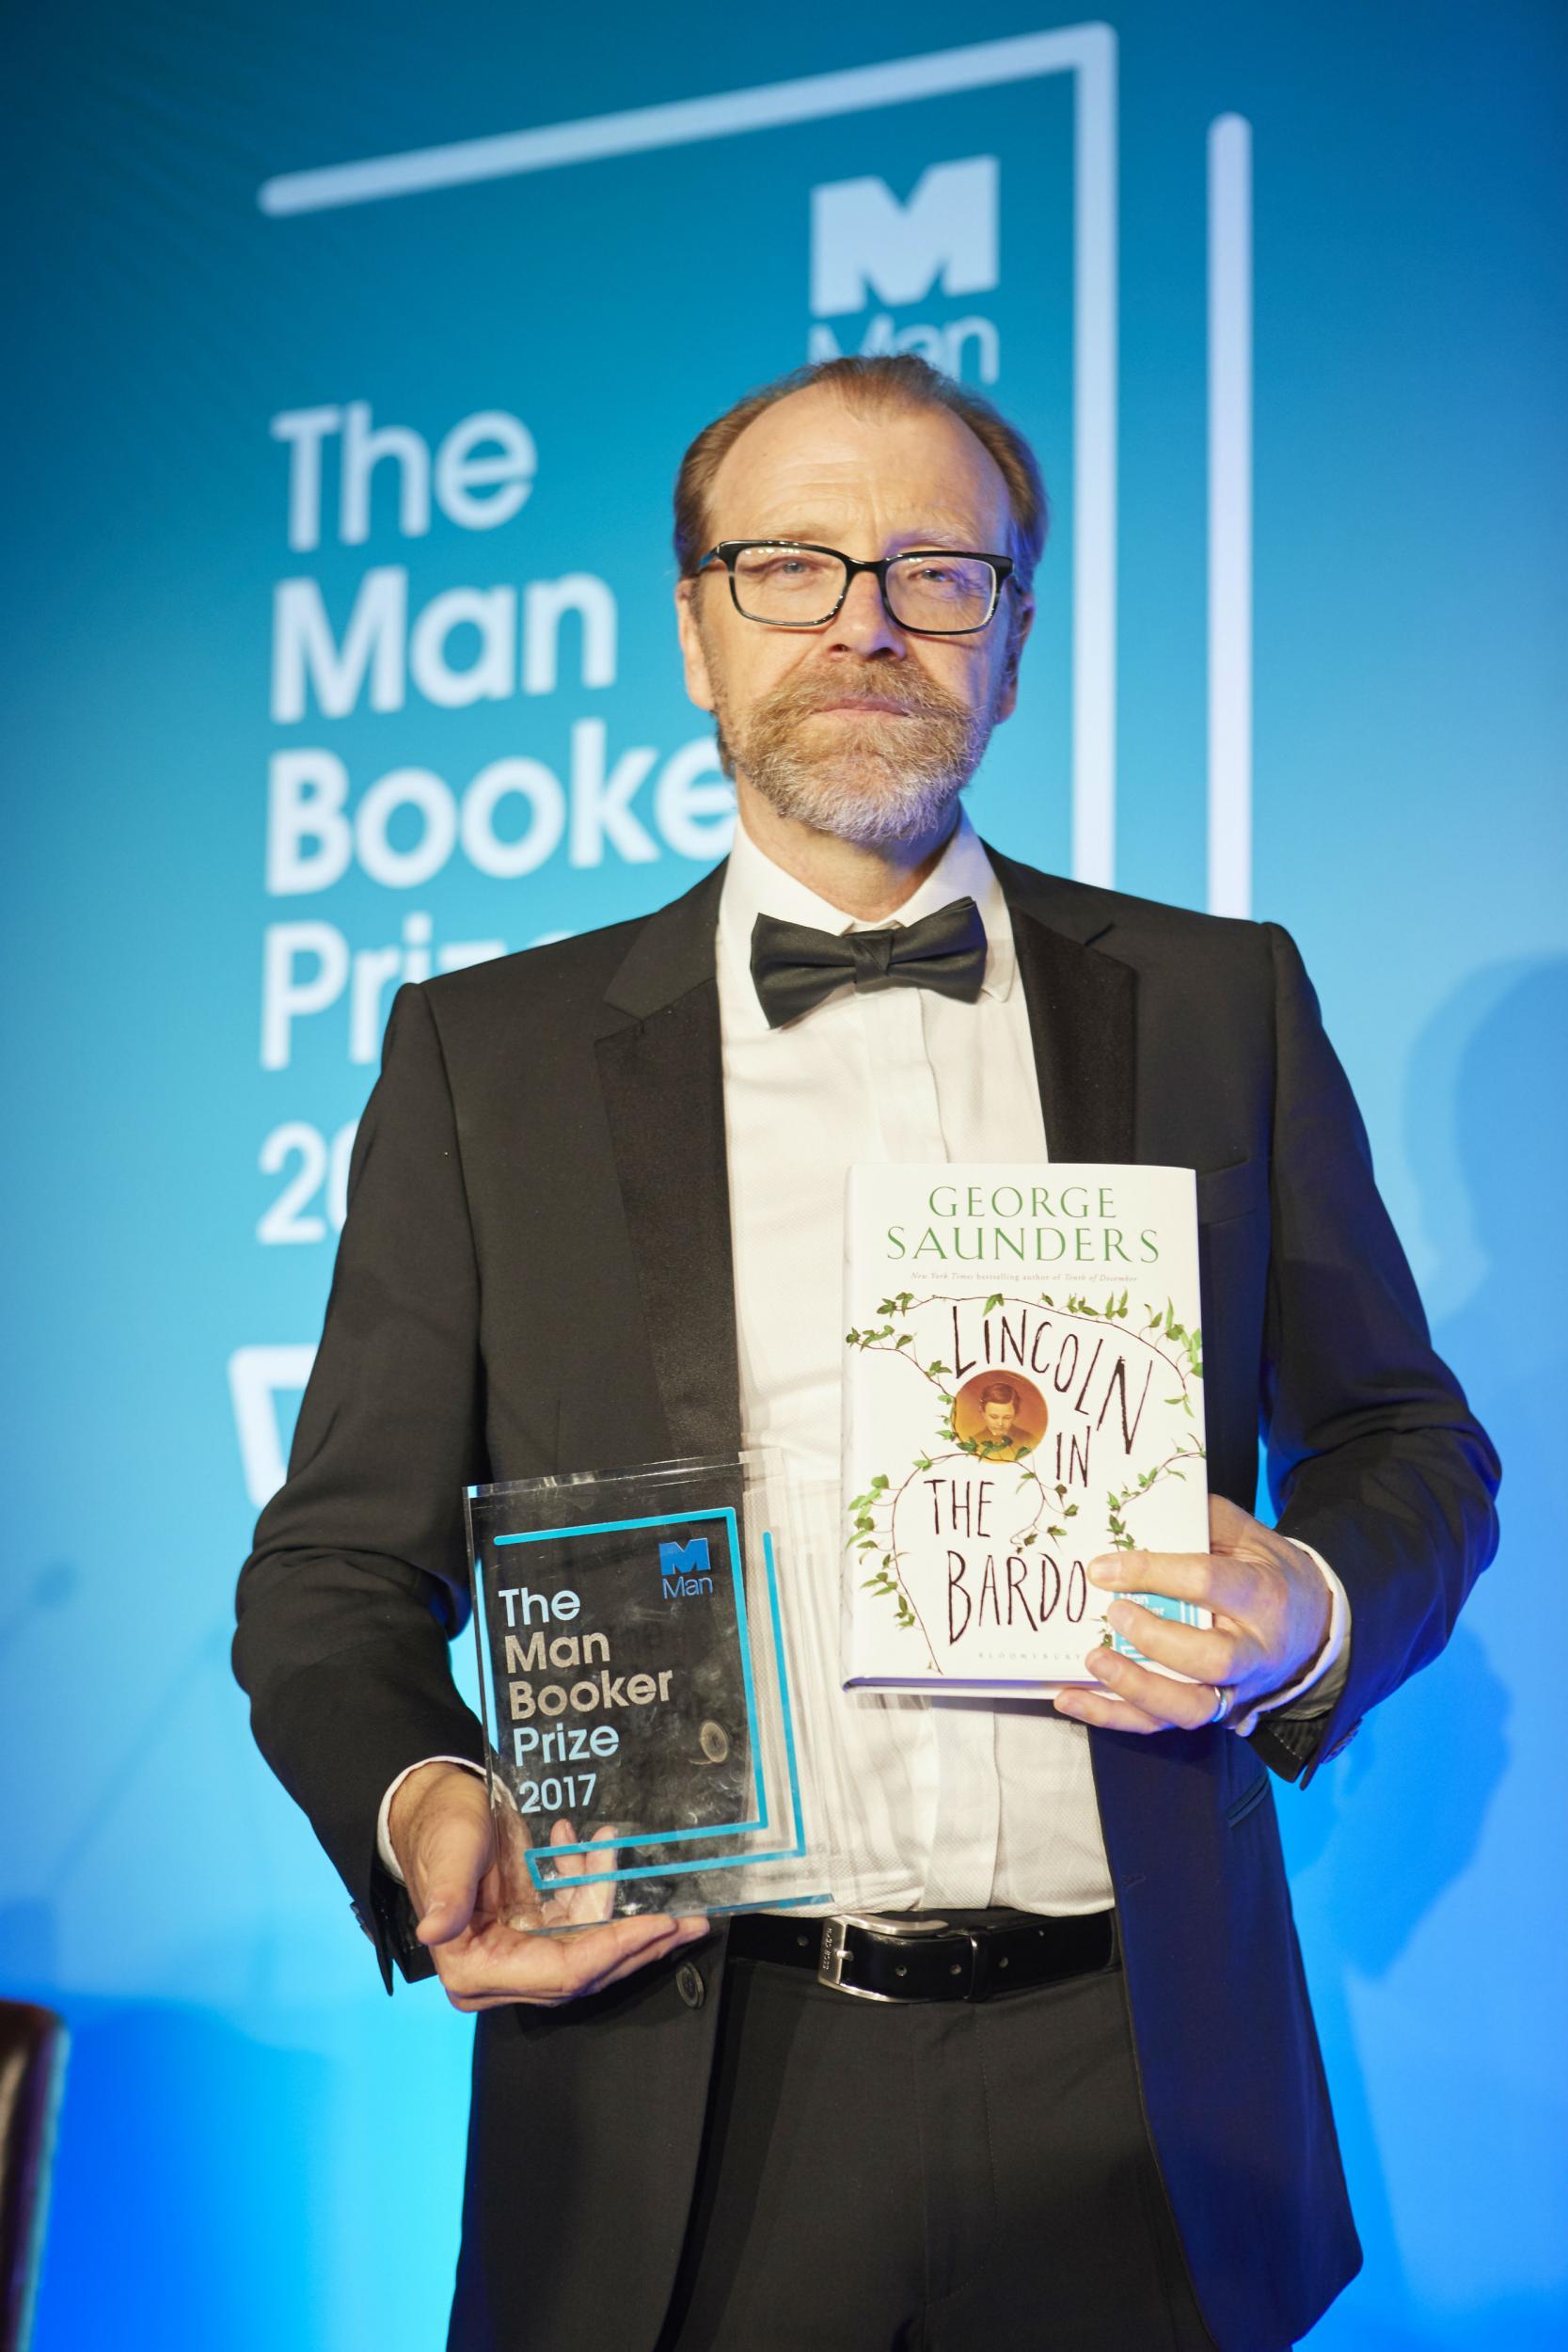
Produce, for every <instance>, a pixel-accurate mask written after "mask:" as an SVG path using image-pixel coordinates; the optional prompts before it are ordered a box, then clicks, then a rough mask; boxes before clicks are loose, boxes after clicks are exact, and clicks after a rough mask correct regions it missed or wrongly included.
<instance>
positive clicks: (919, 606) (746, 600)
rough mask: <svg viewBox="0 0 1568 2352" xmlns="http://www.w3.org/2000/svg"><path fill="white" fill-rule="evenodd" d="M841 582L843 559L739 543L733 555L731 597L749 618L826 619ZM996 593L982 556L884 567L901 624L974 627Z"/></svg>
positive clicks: (924, 558)
mask: <svg viewBox="0 0 1568 2352" xmlns="http://www.w3.org/2000/svg"><path fill="white" fill-rule="evenodd" d="M844 582H845V564H844V560H843V558H842V557H841V556H837V555H824V554H821V553H819V552H818V551H817V550H816V549H815V548H741V549H740V550H739V552H738V553H737V554H736V559H735V592H736V601H737V603H738V604H739V607H740V610H741V612H743V613H744V614H745V615H746V617H747V619H748V620H752V621H772V622H775V623H789V622H793V623H795V624H796V626H797V627H802V626H803V627H808V628H809V627H810V626H811V625H812V624H813V623H814V622H817V621H825V620H826V619H827V617H828V615H829V613H830V612H832V610H833V607H834V606H835V605H836V604H837V602H838V600H839V598H840V596H842V595H843V593H844ZM995 596H996V575H995V573H994V572H993V570H992V568H991V566H990V564H988V563H986V562H985V561H984V559H983V558H982V557H979V556H974V555H908V556H899V557H897V558H896V559H895V561H894V562H893V563H892V564H889V565H888V573H887V600H888V607H889V610H890V611H891V612H892V614H893V617H894V619H895V621H897V622H899V623H900V624H901V625H902V627H904V628H918V629H931V630H942V629H961V628H980V627H981V625H982V624H983V623H984V622H985V621H986V619H987V618H988V617H989V615H990V609H991V605H992V603H993V601H994V599H995Z"/></svg>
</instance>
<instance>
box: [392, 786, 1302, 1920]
mask: <svg viewBox="0 0 1568 2352" xmlns="http://www.w3.org/2000/svg"><path fill="white" fill-rule="evenodd" d="M966 897H968V898H974V901H975V903H976V905H977V906H978V907H979V910H980V914H981V918H982V920H983V921H984V923H985V927H986V938H987V952H986V972H985V979H984V982H983V984H982V987H981V992H980V994H979V997H978V998H977V999H976V1001H975V1002H974V1003H973V1004H965V1003H962V1002H959V1001H957V1000H955V999H954V998H951V997H946V996H942V995H939V994H938V993H936V992H935V991H934V990H931V989H925V988H889V989H878V990H872V991H866V992H864V993H857V992H856V991H855V990H854V989H853V988H852V987H851V986H848V985H846V986H845V987H843V988H840V989H838V990H836V991H835V992H834V993H833V994H832V996H830V997H828V998H826V999H825V1000H824V1001H823V1002H822V1003H821V1004H819V1005H818V1006H816V1008H815V1009H813V1010H812V1011H811V1012H809V1013H807V1014H805V1015H803V1016H802V1017H801V1018H800V1019H799V1020H796V1021H793V1022H790V1023H788V1024H786V1025H784V1027H782V1028H779V1029H769V1027H768V1022H767V1018H766V1016H765V1014H764V1012H763V1010H762V1007H761V1005H760V1004H759V1002H758V1000H757V994H756V989H755V986H754V984H753V981H752V973H751V946H752V925H753V924H754V922H755V920H756V917H757V915H758V914H770V915H775V916H779V917H782V918H783V919H784V920H786V921H789V922H794V923H803V924H809V925H810V926H812V927H813V928H814V929H816V930H825V931H832V932H843V931H847V930H875V929H880V928H882V927H883V926H884V925H885V924H888V923H895V924H907V923H913V922H917V921H919V920H920V918H921V917H922V916H923V915H926V914H932V913H934V912H935V911H936V910H937V909H938V908H939V907H943V906H946V905H947V904H948V903H949V902H950V901H951V900H952V899H954V898H966ZM718 982H719V1012H720V1027H721V1041H722V1053H723V1084H724V1124H725V1133H726V1138H727V1145H728V1160H729V1187H730V1231H731V1236H732V1243H733V1248H734V1261H735V1297H736V1333H737V1341H738V1350H739V1367H740V1417H741V1429H742V1436H743V1439H744V1442H745V1443H746V1444H748V1445H767V1446H773V1447H776V1448H778V1449H779V1450H780V1451H781V1452H782V1453H784V1454H787V1455H789V1456H791V1457H792V1458H793V1460H794V1461H795V1463H796V1464H797V1466H798V1468H799V1470H800V1473H801V1475H802V1478H803V1479H804V1480H805V1481H807V1482H810V1483H815V1484H817V1485H819V1486H825V1485H826V1483H827V1482H829V1481H832V1482H836V1481H837V1478H838V1475H839V1454H840V1391H841V1383H842V1368H843V1323H844V1309H843V1220H844V1193H845V1172H846V1170H847V1168H848V1167H849V1166H850V1165H851V1164H852V1163H853V1162H856V1161H861V1162H882V1163H886V1164H889V1165H892V1164H896V1163H898V1162H920V1161H925V1162H930V1161H942V1160H976V1161H987V1162H994V1161H1006V1160H1014V1161H1036V1162H1038V1161H1042V1160H1044V1159H1046V1158H1047V1157H1048V1144H1047V1137H1046V1135H1045V1130H1044V1126H1043V1123H1042V1119H1041V1112H1040V1100H1039V1087H1038V1081H1037V1074H1036V1065H1035V1056H1034V1047H1033V1042H1032V1040H1031V1036H1030V1029H1029V1015H1028V1009H1027V1007H1026V1005H1025V1002H1024V996H1023V989H1022V983H1021V981H1020V979H1019V977H1018V968H1017V963H1016V960H1015V957H1014V953H1013V937H1012V925H1011V922H1010V920H1009V917H1008V914H1007V908H1006V900H1005V899H1004V898H1003V895H1002V888H1001V884H1000V882H998V880H997V878H996V875H995V873H994V871H993V870H992V867H991V865H990V860H989V858H988V857H987V856H986V853H985V850H984V849H983V848H982V847H981V845H980V842H979V839H978V837H977V836H976V834H975V833H974V828H973V827H972V825H971V824H970V822H969V818H968V816H967V814H966V813H965V812H964V810H963V809H962V808H961V807H960V810H959V813H958V822H957V825H956V826H955V829H954V831H953V833H952V834H951V835H950V837H949V839H948V842H947V845H946V847H945V849H944V850H943V851H942V855H941V857H940V858H939V859H938V861H937V863H936V865H935V866H934V867H933V868H932V870H931V872H930V873H929V874H928V875H927V878H926V880H925V881H924V882H922V883H921V884H920V886H919V888H918V889H917V890H916V891H915V892H914V893H913V895H912V897H911V898H909V899H907V900H906V902H905V903H904V905H903V906H901V907H900V908H899V910H898V912H897V914H895V915H892V916H887V917H883V918H881V919H880V920H879V922H878V923H875V924H874V923H863V922H860V921H858V920H855V919H852V918H850V917H849V916H847V915H846V914H844V913H843V911H842V910H841V909H839V908H836V907H834V906H832V904H830V903H829V901H828V900H826V899H825V898H818V897H817V895H816V892H815V891H812V890H810V889H808V888H807V887H806V885H805V884H804V883H803V882H798V881H797V880H796V879H795V878H794V877H793V876H792V875H790V874H788V873H786V872H784V869H783V868H782V867H781V866H777V865H775V864H774V862H773V860H772V859H771V858H769V857H768V855H767V854H766V853H765V851H763V850H761V849H760V848H759V847H758V846H757V844H756V843H755V842H754V841H753V840H752V838H751V836H750V834H747V833H746V832H745V830H744V828H743V827H742V826H741V825H739V824H738V823H737V825H736V834H735V843H734V847H733V849H732V850H731V853H730V860H729V865H728V866H727V868H726V870H725V875H724V882H723V888H722V892H721V899H720V909H719V933H718ZM1303 1549H1307V1547H1303ZM1312 1557H1313V1558H1314V1559H1315V1560H1317V1561H1318V1565H1319V1566H1320V1568H1321V1569H1322V1570H1323V1575H1324V1577H1325V1579H1326V1581H1327V1583H1328V1586H1329V1591H1330V1596H1331V1601H1332V1616H1331V1623H1330V1629H1329V1638H1328V1641H1327V1643H1326V1644H1325V1646H1324V1650H1323V1656H1322V1658H1321V1660H1320V1661H1319V1663H1318V1665H1317V1667H1316V1668H1315V1670H1314V1671H1313V1672H1312V1673H1310V1674H1307V1675H1305V1676H1303V1677H1301V1678H1300V1679H1299V1680H1298V1681H1297V1682H1296V1683H1294V1684H1292V1685H1291V1688H1290V1689H1289V1690H1288V1691H1286V1692H1282V1693H1281V1695H1280V1697H1279V1699H1277V1700H1275V1705H1276V1706H1277V1705H1283V1704H1285V1703H1287V1702H1289V1701H1291V1700H1293V1699H1298V1698H1300V1697H1301V1696H1302V1694H1303V1693H1305V1692H1307V1690H1308V1689H1311V1690H1312V1692H1313V1705H1312V1708H1311V1709H1310V1710H1308V1709H1307V1708H1303V1709H1302V1710H1301V1711H1304V1712H1306V1711H1316V1710H1317V1709H1318V1708H1322V1707H1323V1706H1326V1705H1327V1704H1328V1702H1329V1699H1330V1696H1331V1694H1332V1692H1334V1690H1335V1689H1336V1688H1337V1687H1338V1682H1339V1681H1341V1680H1342V1678H1343V1674H1344V1670H1345V1667H1346V1666H1347V1665H1348V1656H1347V1655H1346V1654H1345V1653H1346V1642H1347V1636H1348V1615H1349V1613H1348V1608H1347V1604H1346V1601H1345V1596H1344V1592H1343V1589H1342V1587H1341V1586H1340V1584H1339V1581H1338V1578H1337V1577H1335V1576H1334V1574H1333V1573H1332V1571H1331V1570H1330V1569H1329V1568H1328V1566H1327V1564H1326V1563H1325V1562H1323V1561H1322V1560H1321V1559H1319V1556H1318V1555H1317V1554H1316V1553H1313V1554H1312ZM798 1565H800V1563H798ZM804 1567H805V1570H806V1574H805V1576H804V1577H803V1579H802V1581H801V1585H800V1588H799V1599H800V1605H802V1606H804V1607H806V1608H808V1609H810V1610H812V1611H814V1612H816V1613H818V1615H817V1618H816V1639H815V1640H814V1642H813V1645H812V1646H813V1648H814V1649H815V1651H816V1654H818V1655H825V1656H835V1655H836V1651H837V1630H836V1629H837V1625H838V1613H839V1576H840V1572H841V1570H840V1561H839V1553H838V1548H837V1545H836V1543H834V1544H832V1545H831V1546H830V1545H828V1544H826V1543H819V1544H818V1545H816V1547H815V1548H813V1549H810V1556H809V1557H808V1558H807V1560H806V1561H805V1563H804ZM1336 1667H1337V1668H1338V1672H1337V1673H1336V1674H1335V1679H1334V1681H1333V1682H1327V1681H1326V1679H1325V1678H1326V1677H1328V1676H1329V1674H1330V1671H1331V1669H1335V1668H1336ZM1257 1711H1258V1710H1256V1709H1253V1710H1252V1711H1251V1712H1249V1713H1247V1714H1243V1715H1240V1716H1237V1717H1234V1718H1232V1719H1231V1723H1232V1727H1233V1728H1235V1729H1236V1730H1238V1731H1240V1732H1243V1733H1244V1732H1247V1731H1250V1730H1251V1729H1252V1728H1253V1725H1254V1724H1255V1723H1256V1721H1257ZM830 1720H831V1722H832V1726H833V1732H834V1735H835V1736H836V1739H837V1740H838V1742H839V1744H840V1753H839V1756H837V1758H836V1759H835V1761H836V1763H837V1765H838V1767H839V1770H838V1772H837V1773H836V1775H835V1777H836V1779H837V1780H838V1782H839V1784H840V1785H841V1786H850V1787H852V1788H854V1790H855V1792H856V1804H857V1812H858V1820H857V1824H856V1830H857V1844H858V1845H859V1847H860V1851H861V1854H862V1859H863V1869H864V1872H865V1875H864V1877H863V1882H862V1884H861V1887H860V1891H859V1892H858V1893H857V1897H856V1900H857V1901H858V1902H860V1903H863V1904H864V1905H866V1906H867V1907H872V1906H874V1907H876V1908H877V1909H879V1910H889V1911H897V1910H909V1909H929V1908H933V1907H938V1906H941V1905H942V1904H948V1905H951V1906H954V1907H960V1906H972V1907H980V1906H985V1905H991V1904H1009V1905H1014V1906H1016V1907H1017V1908H1019V1909H1020V1910H1025V1911H1041V1912H1082V1911H1096V1910H1100V1909H1102V1908H1103V1907H1104V1906H1105V1905H1107V1904H1108V1903H1110V1902H1111V1900H1112V1890H1111V1881H1110V1873H1109V1868H1108V1866H1107V1863H1106V1858H1105V1847H1104V1842H1103V1840H1102V1838H1101V1828H1100V1814H1099V1809H1098V1806H1097V1804H1096V1802H1095V1794H1094V1783H1093V1778H1092V1775H1091V1772H1090V1766H1089V1754H1088V1733H1087V1729H1086V1727H1085V1725H1084V1724H1080V1723H1074V1722H1072V1721H1070V1720H1069V1718H1068V1717H1066V1716H1062V1715H1058V1714H1057V1713H1056V1711H1055V1709H1054V1708H1053V1707H1052V1706H1051V1704H1050V1702H1049V1700H1022V1699H1019V1700H1009V1699H980V1700H977V1699H972V1698H960V1697H956V1696H953V1697H950V1696H948V1695H946V1694H943V1693H940V1692H933V1693H931V1694H929V1695H927V1694H926V1693H908V1692H864V1691H856V1692H845V1691H842V1690H838V1691H835V1692H834V1694H833V1700H832V1709H831V1714H830ZM1127 1736H1128V1737H1130V1738H1131V1737H1134V1736H1136V1735H1133V1734H1129V1735H1127ZM425 1760H431V1759H425ZM410 1769H411V1770H412V1769H414V1768H412V1767H410ZM404 1777H405V1775H403V1774H400V1775H399V1778H398V1780H397V1781H394V1782H393V1783H392V1785H391V1787H390V1788H388V1791H387V1794H386V1797H385V1799H384V1800H383V1803H382V1807H381V1820H380V1823H379V1825H378V1826H379V1833H380V1834H379V1839H378V1843H379V1846H380V1851H381V1858H382V1861H383V1862H384V1863H385V1864H386V1865H387V1867H388V1868H389V1869H391V1870H392V1871H393V1872H394V1875H401V1873H398V1872H397V1868H396V1863H395V1860H394V1858H393V1856H392V1852H391V1848H390V1844H389V1842H388V1837H387V1829H386V1824H387V1815H388V1809H389V1806H390V1804H391V1799H392V1796H393V1795H394V1793H395V1792H396V1789H397V1788H398V1787H399V1786H400V1784H401V1781H402V1779H403V1778H404Z"/></svg>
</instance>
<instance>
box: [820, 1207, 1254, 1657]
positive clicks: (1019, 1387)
mask: <svg viewBox="0 0 1568 2352" xmlns="http://www.w3.org/2000/svg"><path fill="white" fill-rule="evenodd" d="M845 1297H846V1309H847V1312H846V1325H847V1328H846V1334H845V1384H844V1398H845V1415H844V1478H845V1484H844V1498H845V1541H846V1558H847V1575H846V1584H845V1657H844V1667H845V1674H844V1679H845V1684H846V1687H847V1688H851V1689H852V1688H856V1687H860V1686H870V1687H875V1688H879V1689H921V1688H927V1687H935V1686H939V1685H940V1686H942V1687H944V1688H948V1689H958V1690H965V1691H970V1692H981V1691H983V1692H992V1693H997V1694H1006V1693H1011V1694H1014V1695H1019V1694H1022V1693H1023V1692H1026V1691H1028V1690H1029V1689H1030V1688H1032V1687H1038V1686H1042V1685H1043V1686H1051V1685H1059V1684H1062V1683H1067V1682H1091V1681H1092V1680H1093V1677H1092V1676H1091V1675H1090V1674H1089V1672H1088V1669H1087V1667H1086V1665H1085V1653H1086V1652H1087V1651H1088V1650H1089V1649H1090V1648H1091V1647H1092V1646H1094V1645H1095V1644H1096V1643H1097V1642H1102V1643H1105V1644H1109V1645H1114V1646H1115V1647H1117V1648H1118V1649H1120V1650H1122V1651H1124V1652H1125V1653H1126V1654H1127V1655H1129V1656H1132V1657H1135V1658H1141V1657H1142V1655H1143V1654H1142V1652H1141V1651H1139V1650H1137V1649H1136V1648H1134V1646H1133V1645H1132V1644H1131V1643H1130V1642H1128V1641H1127V1640H1126V1639H1125V1638H1124V1637H1122V1636H1121V1635H1118V1634H1117V1633H1115V1632H1114V1631H1113V1630H1112V1629H1111V1628H1110V1627H1109V1626H1107V1625H1106V1623H1105V1611H1106V1609H1107V1607H1108V1606H1109V1604H1110V1602H1111V1601H1112V1599H1114V1598H1115V1595H1114V1593H1112V1592H1110V1591H1108V1590H1106V1589H1104V1588H1102V1587H1100V1586H1096V1585H1092V1584H1090V1583H1089V1581H1088V1580H1087V1578H1086V1576H1085V1564H1086V1563H1087V1562H1088V1561H1090V1560H1092V1559H1093V1558H1094V1557H1095V1556H1096V1555H1097V1553H1100V1552H1108V1551H1117V1550H1125V1551H1130V1550H1132V1549H1138V1550H1150V1551H1207V1550H1208V1549H1209V1512H1208V1484H1207V1478H1206V1475H1205V1464H1204V1422H1203V1343H1202V1335H1201V1332H1200V1329H1199V1304H1198V1265H1197V1214H1196V1179H1195V1176H1194V1173H1193V1170H1192V1169H1191V1168H1148V1167H1142V1166H1111V1165H1098V1166H1087V1165H1083V1164H1078V1165H1073V1166H1066V1165H1063V1164H1061V1163H1052V1164H1051V1165H1045V1164H1043V1163H1042V1164H1039V1165H1029V1166H1008V1165H989V1166H974V1165H963V1164H959V1165H951V1166H930V1167H902V1168H899V1167H892V1168H890V1167H855V1168H851V1169H850V1170H849V1172H848V1177H847V1198H846V1204H845ZM1136 1597H1137V1598H1138V1599H1140V1600H1143V1601H1144V1602H1145V1604H1146V1605H1147V1606H1148V1607H1151V1608H1154V1609H1156V1610H1158V1611H1159V1613H1161V1614H1162V1615H1163V1616H1166V1617H1171V1618H1176V1619H1178V1620H1180V1621H1181V1622H1183V1623H1186V1624H1189V1625H1207V1624H1208V1623H1209V1621H1210V1620H1209V1613H1208V1612H1207V1611H1206V1610H1202V1609H1199V1608H1197V1607H1196V1606H1195V1605H1194V1604H1192V1603H1190V1602H1179V1601H1173V1600H1168V1599H1166V1598H1164V1597H1161V1596H1158V1595H1152V1596H1151V1595H1148V1594H1144V1593H1139V1594H1137V1595H1136ZM1146 1662H1148V1663H1150V1664H1152V1663H1153V1661H1146ZM1159 1671H1162V1672H1164V1671H1166V1670H1165V1669H1164V1668H1161V1669H1159Z"/></svg>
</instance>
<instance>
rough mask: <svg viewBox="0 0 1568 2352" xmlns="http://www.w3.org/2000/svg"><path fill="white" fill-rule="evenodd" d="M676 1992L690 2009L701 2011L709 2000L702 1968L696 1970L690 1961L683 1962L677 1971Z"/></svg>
mask: <svg viewBox="0 0 1568 2352" xmlns="http://www.w3.org/2000/svg"><path fill="white" fill-rule="evenodd" d="M675 1991H676V1992H677V1993H678V1994H680V1996H681V1999H682V2000H683V2001H684V2002H685V2003H686V2006H687V2008H688V2009H701V2008H702V2006H703V2003H704V2002H705V2000H706V1999H707V1987H706V1985H705V1983H704V1982H703V1972H702V1970H701V1969H700V1968H694V1967H693V1966H692V1964H691V1963H690V1961H689V1960H683V1961H682V1963H681V1964H680V1966H679V1967H678V1968H677V1969H676V1971H675Z"/></svg>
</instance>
